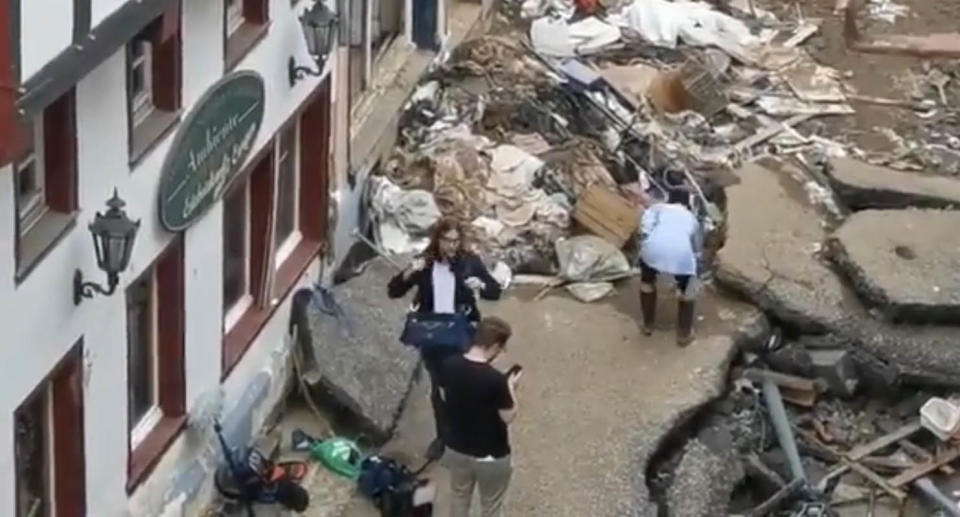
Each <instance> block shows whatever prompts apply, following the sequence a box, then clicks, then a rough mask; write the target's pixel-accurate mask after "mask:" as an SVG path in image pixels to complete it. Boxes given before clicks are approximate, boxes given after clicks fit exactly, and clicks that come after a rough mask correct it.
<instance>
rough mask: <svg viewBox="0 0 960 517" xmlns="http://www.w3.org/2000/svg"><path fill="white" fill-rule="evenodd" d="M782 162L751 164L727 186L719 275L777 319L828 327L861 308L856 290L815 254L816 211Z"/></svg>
mask: <svg viewBox="0 0 960 517" xmlns="http://www.w3.org/2000/svg"><path fill="white" fill-rule="evenodd" d="M778 166H779V164H775V163H764V164H763V165H761V164H760V163H759V162H754V163H748V164H747V165H745V166H744V167H743V168H741V169H740V170H739V171H737V172H736V175H737V176H738V177H739V178H740V183H739V184H737V185H734V186H732V187H728V188H727V190H726V192H727V210H728V214H727V238H726V244H725V245H724V247H723V249H721V250H720V251H719V252H718V254H717V280H718V281H719V282H720V283H721V284H722V285H724V286H726V287H729V288H731V289H733V290H735V291H737V292H740V293H741V294H744V295H746V296H747V297H748V298H750V299H751V300H753V301H754V302H755V303H757V304H758V305H760V307H762V308H763V309H765V310H767V311H769V312H770V313H772V314H773V315H774V316H775V317H776V318H777V319H779V320H781V321H783V322H785V323H787V324H789V325H791V326H793V327H796V328H797V329H798V330H800V331H803V332H810V333H825V332H826V331H827V330H828V329H830V328H832V327H834V326H836V325H837V324H838V323H839V322H841V321H843V320H844V319H847V318H849V317H850V315H851V314H853V313H857V312H860V311H859V308H858V306H857V303H856V300H855V297H854V296H853V295H852V293H850V292H849V290H848V289H847V288H846V287H845V286H844V285H843V283H842V282H841V281H840V279H839V278H837V276H836V275H835V274H834V273H833V271H831V269H830V268H829V267H828V265H827V264H825V263H823V262H821V260H820V259H819V258H818V257H817V253H818V251H819V249H820V246H821V243H822V242H823V241H824V239H825V237H826V235H825V232H824V229H823V226H822V224H821V219H820V215H819V213H818V212H817V211H816V209H815V208H814V207H813V206H811V205H810V204H809V203H808V202H807V197H806V193H805V192H804V190H803V188H802V186H801V185H799V184H798V183H797V182H795V181H794V180H793V179H792V178H791V175H790V174H788V173H786V172H784V171H778V170H775V168H776V167H778Z"/></svg>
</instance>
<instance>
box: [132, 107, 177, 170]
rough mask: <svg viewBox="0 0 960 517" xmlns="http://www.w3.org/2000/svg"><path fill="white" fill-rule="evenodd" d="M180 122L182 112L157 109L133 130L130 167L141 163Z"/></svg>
mask: <svg viewBox="0 0 960 517" xmlns="http://www.w3.org/2000/svg"><path fill="white" fill-rule="evenodd" d="M179 121H180V111H179V110H178V111H163V110H158V109H155V110H153V113H151V114H150V115H149V116H148V117H147V118H146V119H145V120H144V121H143V122H141V123H139V124H137V125H136V127H134V128H132V130H131V131H132V134H131V135H130V165H136V164H137V163H139V162H140V160H142V159H143V158H144V157H145V156H147V154H148V153H149V152H150V150H151V149H153V148H154V147H156V145H157V144H159V143H160V142H161V141H163V137H164V136H166V135H167V133H169V132H170V130H171V129H173V127H174V126H176V125H177V123H178V122H179Z"/></svg>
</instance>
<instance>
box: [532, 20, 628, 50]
mask: <svg viewBox="0 0 960 517" xmlns="http://www.w3.org/2000/svg"><path fill="white" fill-rule="evenodd" d="M620 37H621V34H620V29H619V28H618V27H616V26H614V25H610V24H609V23H604V22H602V21H600V20H599V19H597V18H596V17H593V16H591V17H589V18H584V19H583V20H580V21H578V22H577V23H573V24H569V25H568V24H567V22H565V21H564V20H562V19H559V18H551V17H543V18H540V19H538V20H536V21H534V22H533V23H532V24H530V40H531V41H532V42H533V47H534V48H535V49H536V50H537V52H539V53H541V54H543V55H546V56H552V57H573V56H576V55H577V54H590V53H592V52H596V51H598V50H600V49H602V48H603V47H606V46H608V45H610V44H613V43H616V42H617V41H619V40H620Z"/></svg>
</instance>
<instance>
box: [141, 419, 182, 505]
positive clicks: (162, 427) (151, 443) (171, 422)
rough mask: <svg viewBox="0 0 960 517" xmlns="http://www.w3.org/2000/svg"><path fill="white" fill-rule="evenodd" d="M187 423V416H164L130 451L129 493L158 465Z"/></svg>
mask: <svg viewBox="0 0 960 517" xmlns="http://www.w3.org/2000/svg"><path fill="white" fill-rule="evenodd" d="M186 423H187V416H186V415H181V416H176V417H168V416H164V417H163V418H162V419H160V422H159V423H158V424H157V426H156V427H154V428H153V430H152V431H150V434H148V435H147V437H146V438H144V440H143V443H141V444H140V445H138V446H137V448H136V449H134V450H132V451H130V456H129V460H128V476H127V494H128V495H129V494H131V493H133V491H134V489H136V488H137V486H138V485H140V483H142V482H143V480H145V479H146V478H147V476H149V475H150V472H151V471H153V468H154V467H156V465H157V463H158V462H159V461H160V458H162V457H163V454H164V453H165V452H167V449H169V448H170V445H171V444H173V441H174V440H175V439H176V438H177V436H179V435H180V432H181V431H183V429H184V427H185V426H186Z"/></svg>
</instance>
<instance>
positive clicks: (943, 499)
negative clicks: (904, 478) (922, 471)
mask: <svg viewBox="0 0 960 517" xmlns="http://www.w3.org/2000/svg"><path fill="white" fill-rule="evenodd" d="M913 486H914V487H915V488H916V489H917V490H919V491H921V492H923V493H924V495H926V496H927V497H928V498H930V499H931V500H932V501H933V502H935V503H937V506H939V507H940V508H942V509H943V511H945V512H947V515H951V516H953V517H960V508H957V502H956V501H954V500H953V499H950V498H949V497H947V496H945V495H943V492H941V491H940V489H939V488H937V485H934V484H933V481H932V480H930V478H929V477H922V478H920V479H918V480H916V481H914V482H913Z"/></svg>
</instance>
